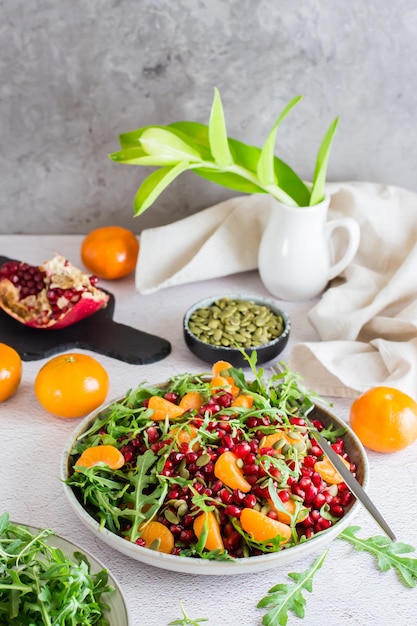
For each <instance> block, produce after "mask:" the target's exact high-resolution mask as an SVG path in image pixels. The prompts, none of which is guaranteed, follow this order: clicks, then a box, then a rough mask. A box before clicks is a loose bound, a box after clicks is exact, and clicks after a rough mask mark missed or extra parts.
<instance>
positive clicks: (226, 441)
mask: <svg viewBox="0 0 417 626" xmlns="http://www.w3.org/2000/svg"><path fill="white" fill-rule="evenodd" d="M234 445H235V442H234V441H233V437H232V435H225V436H224V437H222V446H224V447H225V448H227V449H228V450H231V449H232V448H234Z"/></svg>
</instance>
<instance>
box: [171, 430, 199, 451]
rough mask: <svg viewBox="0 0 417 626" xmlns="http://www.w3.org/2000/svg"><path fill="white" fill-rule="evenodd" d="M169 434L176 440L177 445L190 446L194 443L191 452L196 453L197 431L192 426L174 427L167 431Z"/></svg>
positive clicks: (197, 446) (197, 447)
mask: <svg viewBox="0 0 417 626" xmlns="http://www.w3.org/2000/svg"><path fill="white" fill-rule="evenodd" d="M169 434H170V435H171V436H172V437H174V438H175V439H176V440H177V443H178V444H179V445H181V444H184V443H185V444H188V445H189V444H190V443H191V442H192V441H194V443H193V445H192V450H194V452H196V451H197V450H199V449H200V444H199V442H198V441H197V440H196V439H197V435H198V429H197V428H196V427H195V426H194V425H193V424H185V425H183V426H174V428H171V430H170V431H169Z"/></svg>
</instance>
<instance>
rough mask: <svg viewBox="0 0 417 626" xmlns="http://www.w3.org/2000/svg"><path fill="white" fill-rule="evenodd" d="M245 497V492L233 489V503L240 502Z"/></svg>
mask: <svg viewBox="0 0 417 626" xmlns="http://www.w3.org/2000/svg"><path fill="white" fill-rule="evenodd" d="M245 497H246V494H245V493H243V491H240V489H234V490H233V502H234V503H235V504H242V502H243V500H244V499H245Z"/></svg>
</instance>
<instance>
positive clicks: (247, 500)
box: [242, 493, 257, 509]
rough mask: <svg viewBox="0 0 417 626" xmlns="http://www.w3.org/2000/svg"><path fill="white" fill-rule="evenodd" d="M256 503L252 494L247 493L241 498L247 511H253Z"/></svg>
mask: <svg viewBox="0 0 417 626" xmlns="http://www.w3.org/2000/svg"><path fill="white" fill-rule="evenodd" d="M256 503H257V499H256V496H255V495H254V494H253V493H247V494H246V495H245V497H244V498H243V503H242V504H243V505H244V506H245V507H247V508H248V509H253V507H254V506H255V504H256Z"/></svg>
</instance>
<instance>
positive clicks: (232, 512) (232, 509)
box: [224, 504, 242, 517]
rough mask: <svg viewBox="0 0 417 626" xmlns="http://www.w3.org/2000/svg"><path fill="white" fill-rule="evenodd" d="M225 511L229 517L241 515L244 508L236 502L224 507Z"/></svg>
mask: <svg viewBox="0 0 417 626" xmlns="http://www.w3.org/2000/svg"><path fill="white" fill-rule="evenodd" d="M224 513H225V515H228V516H229V517H240V515H241V513H242V509H241V508H240V507H238V506H236V505H235V504H228V505H227V506H226V507H225V509H224Z"/></svg>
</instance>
